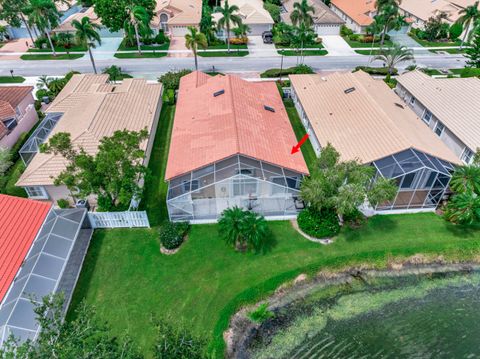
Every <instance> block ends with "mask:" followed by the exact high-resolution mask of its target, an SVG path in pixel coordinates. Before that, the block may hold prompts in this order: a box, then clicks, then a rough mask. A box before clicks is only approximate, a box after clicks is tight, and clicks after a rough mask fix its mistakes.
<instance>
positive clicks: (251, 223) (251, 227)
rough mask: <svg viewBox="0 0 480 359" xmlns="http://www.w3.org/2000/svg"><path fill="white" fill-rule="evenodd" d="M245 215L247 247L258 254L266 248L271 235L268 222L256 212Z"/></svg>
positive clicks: (244, 231) (244, 233) (244, 232)
mask: <svg viewBox="0 0 480 359" xmlns="http://www.w3.org/2000/svg"><path fill="white" fill-rule="evenodd" d="M245 213H246V214H245V218H244V220H243V221H244V230H243V235H244V237H245V241H246V243H247V245H248V246H250V247H252V248H253V249H254V250H255V251H256V252H258V251H260V250H262V249H263V248H264V246H265V242H266V239H267V237H268V234H269V233H268V225H267V221H266V220H265V218H264V217H263V216H260V215H258V214H256V213H255V212H251V211H248V212H245Z"/></svg>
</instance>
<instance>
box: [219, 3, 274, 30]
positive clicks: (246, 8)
mask: <svg viewBox="0 0 480 359" xmlns="http://www.w3.org/2000/svg"><path fill="white" fill-rule="evenodd" d="M224 2H225V1H224V0H222V6H223V5H224ZM228 5H230V6H232V5H236V6H238V9H239V10H238V11H237V12H236V13H237V15H239V16H240V17H241V18H242V22H243V23H244V24H246V25H255V24H271V25H273V23H274V21H273V19H272V17H271V16H270V13H269V12H268V11H267V10H265V9H264V8H263V1H262V0H229V1H228ZM212 17H213V20H214V21H215V22H217V21H218V20H219V19H220V18H221V17H222V15H221V14H219V13H213V14H212ZM233 27H235V26H233Z"/></svg>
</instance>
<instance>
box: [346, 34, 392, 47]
mask: <svg viewBox="0 0 480 359" xmlns="http://www.w3.org/2000/svg"><path fill="white" fill-rule="evenodd" d="M343 39H344V40H345V41H346V43H347V44H348V45H350V47H351V48H353V49H357V48H371V47H372V43H371V42H362V41H353V40H350V39H349V38H348V36H343ZM373 46H374V47H380V41H375V43H374V44H373ZM390 46H393V42H392V41H391V40H385V42H384V43H383V47H390Z"/></svg>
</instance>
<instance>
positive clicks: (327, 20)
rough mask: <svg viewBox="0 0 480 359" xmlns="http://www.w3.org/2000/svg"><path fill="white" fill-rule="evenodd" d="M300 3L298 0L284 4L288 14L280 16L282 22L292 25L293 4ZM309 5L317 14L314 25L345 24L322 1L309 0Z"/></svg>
mask: <svg viewBox="0 0 480 359" xmlns="http://www.w3.org/2000/svg"><path fill="white" fill-rule="evenodd" d="M296 2H298V1H297V0H286V1H284V2H283V3H282V5H283V7H284V8H285V10H286V11H287V12H284V13H282V14H281V15H280V16H281V18H282V21H283V22H285V23H287V24H291V23H292V20H290V15H291V13H292V11H293V4H295V3H296ZM308 4H309V5H310V6H313V8H314V9H315V12H314V13H313V15H312V17H313V23H314V24H319V25H324V24H339V25H341V24H345V21H343V20H342V19H341V18H340V16H338V15H337V14H335V13H334V12H333V11H332V10H331V9H330V8H329V7H328V6H327V5H325V3H324V2H323V1H322V0H308Z"/></svg>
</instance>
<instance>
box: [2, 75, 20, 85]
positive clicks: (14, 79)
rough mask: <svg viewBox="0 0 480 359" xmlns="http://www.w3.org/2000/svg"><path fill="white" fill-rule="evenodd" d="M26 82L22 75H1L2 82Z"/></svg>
mask: <svg viewBox="0 0 480 359" xmlns="http://www.w3.org/2000/svg"><path fill="white" fill-rule="evenodd" d="M23 82H25V77H22V76H13V77H12V76H0V84H21V83H23Z"/></svg>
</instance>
